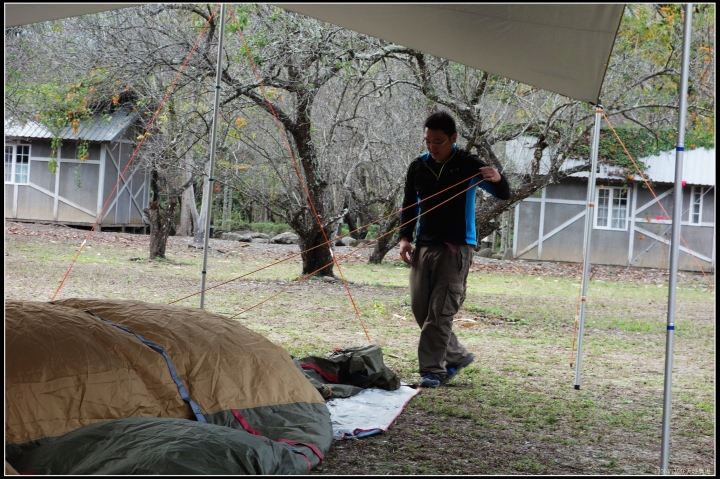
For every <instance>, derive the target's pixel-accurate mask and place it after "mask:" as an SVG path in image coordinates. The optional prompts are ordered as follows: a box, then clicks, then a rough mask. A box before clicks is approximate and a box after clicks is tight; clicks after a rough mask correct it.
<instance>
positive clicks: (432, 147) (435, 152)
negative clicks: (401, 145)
mask: <svg viewBox="0 0 720 479" xmlns="http://www.w3.org/2000/svg"><path fill="white" fill-rule="evenodd" d="M455 140H457V133H453V135H452V136H447V135H446V134H445V133H444V132H443V131H442V130H431V129H429V128H425V147H426V148H427V150H428V151H429V152H430V156H432V158H433V160H435V161H440V162H443V161H445V160H447V159H448V158H449V157H450V153H452V151H453V146H454V144H455Z"/></svg>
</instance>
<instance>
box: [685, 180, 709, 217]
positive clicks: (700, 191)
mask: <svg viewBox="0 0 720 479" xmlns="http://www.w3.org/2000/svg"><path fill="white" fill-rule="evenodd" d="M704 190H705V187H703V186H693V187H691V188H690V217H689V218H688V222H689V223H690V224H691V225H699V224H701V223H702V209H703V196H705V195H704V193H705V191H704ZM696 194H697V195H698V201H697V202H696V201H695V195H696ZM696 205H697V213H696V212H695V206H696ZM696 214H697V221H694V216H695V215H696Z"/></svg>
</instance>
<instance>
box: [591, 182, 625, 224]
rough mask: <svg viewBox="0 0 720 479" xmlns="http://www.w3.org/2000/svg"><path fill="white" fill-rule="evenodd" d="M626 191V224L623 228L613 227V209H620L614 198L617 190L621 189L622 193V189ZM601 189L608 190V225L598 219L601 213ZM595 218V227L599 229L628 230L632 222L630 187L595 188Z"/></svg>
mask: <svg viewBox="0 0 720 479" xmlns="http://www.w3.org/2000/svg"><path fill="white" fill-rule="evenodd" d="M623 190H624V191H625V198H624V200H625V217H624V226H623V227H621V228H617V227H612V221H613V211H615V210H616V209H618V210H619V208H615V206H614V201H613V200H614V199H615V191H620V192H621V194H622V191H623ZM600 191H608V192H609V193H608V199H609V204H608V209H607V211H608V217H607V218H606V219H607V225H599V224H598V219H599V215H600ZM593 209H594V210H595V218H594V220H593V228H594V229H598V230H610V231H628V226H629V224H630V218H629V213H630V188H628V187H627V186H603V187H600V186H597V187H596V188H595V208H593Z"/></svg>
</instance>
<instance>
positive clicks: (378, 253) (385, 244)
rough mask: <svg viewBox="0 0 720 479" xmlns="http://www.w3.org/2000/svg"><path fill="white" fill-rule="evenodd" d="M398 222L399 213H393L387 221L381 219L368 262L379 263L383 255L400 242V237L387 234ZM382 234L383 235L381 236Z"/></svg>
mask: <svg viewBox="0 0 720 479" xmlns="http://www.w3.org/2000/svg"><path fill="white" fill-rule="evenodd" d="M399 222H400V215H395V216H393V217H392V218H390V219H389V220H387V221H383V222H382V223H381V226H380V230H379V231H378V238H379V239H378V240H377V241H376V242H375V247H374V248H373V251H372V253H371V254H370V258H369V259H368V264H380V263H381V262H382V260H383V258H385V255H387V254H388V252H389V251H390V250H391V249H393V248H394V247H395V246H397V244H398V243H399V242H400V238H399V237H398V235H397V234H395V233H393V234H387V233H388V232H389V231H392V230H393V229H395V227H396V226H397V225H398V223H399ZM383 235H384V236H383Z"/></svg>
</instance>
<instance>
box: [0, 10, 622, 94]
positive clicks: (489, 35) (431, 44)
mask: <svg viewBox="0 0 720 479" xmlns="http://www.w3.org/2000/svg"><path fill="white" fill-rule="evenodd" d="M132 5H136V6H139V5H144V4H142V3H138V4H127V3H104V4H85V5H80V4H61V3H56V4H17V3H15V4H8V3H6V4H5V26H6V27H9V26H15V25H23V24H28V23H36V22H43V21H48V20H55V19H59V18H66V17H71V16H76V15H82V14H87V13H93V12H100V11H106V10H112V9H116V8H123V7H128V6H132ZM276 5H277V6H279V7H282V8H284V9H286V10H289V11H293V12H296V13H300V14H303V15H308V16H311V17H314V18H317V19H320V20H323V21H326V22H330V23H333V24H335V25H338V26H341V27H344V28H349V29H351V30H355V31H357V32H360V33H364V34H367V35H371V36H374V37H377V38H382V39H384V40H387V41H389V42H393V43H396V44H398V45H402V46H405V47H408V48H412V49H415V50H419V51H422V52H425V53H429V54H431V55H435V56H438V57H441V58H446V59H448V60H452V61H455V62H458V63H462V64H464V65H468V66H470V67H473V68H477V69H480V70H483V71H487V72H490V73H494V74H496V75H500V76H504V77H507V78H511V79H513V80H516V81H519V82H522V83H525V84H528V85H532V86H535V87H538V88H542V89H545V90H548V91H552V92H555V93H559V94H561V95H564V96H567V97H570V98H573V99H576V100H581V101H587V102H592V103H596V102H597V100H598V96H599V95H600V89H601V87H602V83H603V79H604V78H605V71H606V70H607V62H608V60H609V58H610V54H611V53H612V48H613V44H614V43H615V37H616V34H617V30H618V28H619V26H620V21H621V19H622V14H623V11H624V9H625V4H589V3H584V4H563V5H561V4H517V3H508V4H449V3H443V4H440V3H437V4H367V3H365V4H352V3H343V4H324V3H323V4H320V3H318V4H307V3H305V4H285V3H278V4H276Z"/></svg>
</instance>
